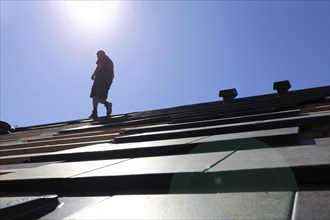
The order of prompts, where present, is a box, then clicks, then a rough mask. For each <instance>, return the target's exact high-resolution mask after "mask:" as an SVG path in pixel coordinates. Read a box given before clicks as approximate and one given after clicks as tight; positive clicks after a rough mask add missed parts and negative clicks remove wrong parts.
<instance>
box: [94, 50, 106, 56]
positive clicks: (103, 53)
mask: <svg viewBox="0 0 330 220" xmlns="http://www.w3.org/2000/svg"><path fill="white" fill-rule="evenodd" d="M96 56H97V58H103V57H105V52H104V51H103V50H99V51H97V53H96Z"/></svg>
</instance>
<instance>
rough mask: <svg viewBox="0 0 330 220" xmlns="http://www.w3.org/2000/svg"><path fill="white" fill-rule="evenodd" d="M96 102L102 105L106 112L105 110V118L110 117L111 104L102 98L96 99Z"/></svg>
mask: <svg viewBox="0 0 330 220" xmlns="http://www.w3.org/2000/svg"><path fill="white" fill-rule="evenodd" d="M98 102H99V103H102V104H104V106H105V108H106V110H107V116H110V115H111V113H112V103H111V102H108V101H107V100H106V99H104V98H98Z"/></svg>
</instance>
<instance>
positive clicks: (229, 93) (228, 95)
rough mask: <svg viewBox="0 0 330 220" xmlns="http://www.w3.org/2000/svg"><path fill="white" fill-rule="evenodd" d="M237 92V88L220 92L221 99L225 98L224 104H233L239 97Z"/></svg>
mask: <svg viewBox="0 0 330 220" xmlns="http://www.w3.org/2000/svg"><path fill="white" fill-rule="evenodd" d="M237 94H238V93H237V90H236V89H235V88H233V89H225V90H220V92H219V97H223V102H224V103H232V102H233V101H234V98H235V97H236V96H237Z"/></svg>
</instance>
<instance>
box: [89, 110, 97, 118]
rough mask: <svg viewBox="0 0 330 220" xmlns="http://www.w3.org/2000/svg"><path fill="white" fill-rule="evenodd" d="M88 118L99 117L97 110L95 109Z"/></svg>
mask: <svg viewBox="0 0 330 220" xmlns="http://www.w3.org/2000/svg"><path fill="white" fill-rule="evenodd" d="M88 118H93V119H95V118H98V116H97V111H96V110H93V111H92V114H91V115H90V116H89V117H88Z"/></svg>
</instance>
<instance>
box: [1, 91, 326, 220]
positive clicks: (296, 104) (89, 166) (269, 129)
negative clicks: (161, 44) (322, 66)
mask: <svg viewBox="0 0 330 220" xmlns="http://www.w3.org/2000/svg"><path fill="white" fill-rule="evenodd" d="M329 137H330V87H329V86H325V87H317V88H310V89H304V90H296V91H290V92H289V93H287V94H286V93H284V94H280V95H278V94H266V95H260V96H253V97H245V98H238V99H234V100H232V101H230V102H228V103H227V102H224V101H215V102H208V103H200V104H195V105H187V106H179V107H174V108H167V109H158V110H152V111H144V112H133V113H128V114H121V115H113V116H111V117H102V118H99V119H97V120H91V119H81V120H72V121H66V122H59V123H53V124H45V125H38V126H30V127H22V128H17V129H16V130H15V131H13V132H11V133H8V134H3V135H1V136H0V138H1V150H0V151H1V156H0V164H1V172H0V173H1V175H0V189H1V203H0V204H1V210H0V212H1V217H3V216H4V217H7V218H12V217H23V218H42V219H65V218H67V219H102V218H103V219H111V218H114V219H119V218H123V219H129V218H132V219H148V218H151V219H170V218H172V219H173V218H174V219H302V218H304V219H329V218H330V176H329V175H328V174H329V173H330V172H329V171H330V169H329V168H330V144H329V143H330V138H329Z"/></svg>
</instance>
